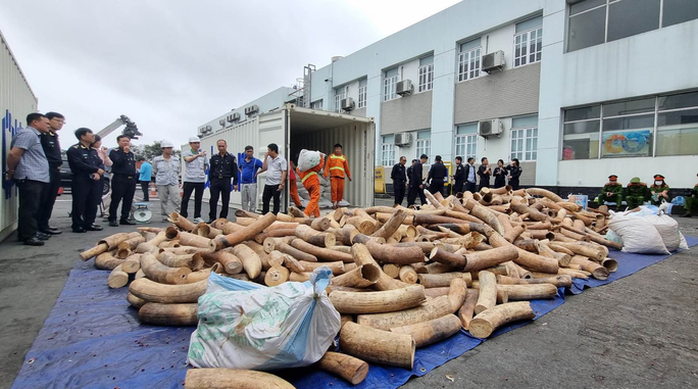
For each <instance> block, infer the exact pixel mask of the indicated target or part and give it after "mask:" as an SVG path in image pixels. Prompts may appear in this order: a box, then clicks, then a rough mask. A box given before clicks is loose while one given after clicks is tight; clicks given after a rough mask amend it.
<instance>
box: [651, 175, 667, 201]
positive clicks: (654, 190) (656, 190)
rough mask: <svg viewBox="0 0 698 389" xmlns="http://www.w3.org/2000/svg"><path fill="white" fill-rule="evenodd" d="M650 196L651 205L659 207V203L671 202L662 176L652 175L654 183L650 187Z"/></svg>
mask: <svg viewBox="0 0 698 389" xmlns="http://www.w3.org/2000/svg"><path fill="white" fill-rule="evenodd" d="M650 195H651V196H652V204H653V205H660V204H661V203H664V202H668V201H671V197H669V185H668V184H667V183H666V181H664V176H663V175H661V174H655V175H654V183H653V184H652V185H651V186H650Z"/></svg>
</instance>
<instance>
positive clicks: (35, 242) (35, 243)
mask: <svg viewBox="0 0 698 389" xmlns="http://www.w3.org/2000/svg"><path fill="white" fill-rule="evenodd" d="M24 244H26V245H27V246H43V245H44V242H43V241H42V240H39V238H37V237H32V238H29V239H25V240H24Z"/></svg>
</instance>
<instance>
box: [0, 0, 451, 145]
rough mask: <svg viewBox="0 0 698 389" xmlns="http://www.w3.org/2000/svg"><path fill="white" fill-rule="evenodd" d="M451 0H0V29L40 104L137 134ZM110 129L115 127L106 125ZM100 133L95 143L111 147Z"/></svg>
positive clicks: (176, 126) (149, 136) (174, 133)
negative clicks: (117, 123) (122, 123)
mask: <svg viewBox="0 0 698 389" xmlns="http://www.w3.org/2000/svg"><path fill="white" fill-rule="evenodd" d="M455 3H457V1H456V0H430V1H420V2H417V1H398V0H351V1H349V0H325V1H322V0H303V1H232V0H217V1H213V0H198V1H191V0H186V1H185V0H147V1H144V0H119V1H101V0H61V1H56V0H0V30H1V31H2V33H3V35H4V36H5V38H6V39H7V41H8V43H9V45H10V48H11V50H12V51H13V53H14V55H15V57H16V59H17V61H18V62H19V64H20V66H21V68H22V70H23V72H24V74H25V76H26V77H27V79H28V81H29V84H30V85H31V87H32V89H33V90H34V93H35V94H36V95H37V97H38V99H39V110H40V111H43V112H46V111H57V112H61V113H63V114H64V115H65V116H66V122H67V125H66V126H65V127H64V128H63V131H64V132H65V133H64V134H63V136H62V139H63V141H62V144H61V146H62V147H63V148H67V147H69V146H70V144H72V143H74V142H75V139H74V137H73V136H72V134H70V132H72V131H74V130H75V129H76V128H78V127H89V128H91V129H92V130H94V131H95V132H97V131H99V130H101V129H102V128H103V127H105V126H106V125H108V124H109V123H111V122H112V121H114V120H115V119H116V118H117V117H118V116H119V115H121V114H125V115H127V116H129V117H130V118H131V119H132V120H133V121H134V122H136V123H137V124H138V127H139V129H140V130H141V132H143V133H144V134H145V136H144V137H142V138H141V140H139V141H136V143H137V144H139V143H140V144H142V143H152V142H153V141H155V140H163V139H167V140H170V141H172V142H173V143H174V144H175V145H180V144H183V143H185V142H186V141H187V139H188V138H189V137H190V136H194V135H196V134H197V128H198V126H199V125H200V124H202V123H204V122H206V121H208V120H211V119H213V118H215V117H217V116H219V115H222V114H224V113H225V112H227V111H229V110H230V109H231V108H233V107H238V106H241V105H243V104H245V103H247V102H249V101H251V100H254V99H256V98H258V97H260V96H262V95H264V94H266V93H268V92H271V91H272V90H274V89H276V88H278V87H280V86H291V85H292V84H294V83H295V80H296V78H298V77H301V76H302V73H303V66H304V65H306V64H308V63H312V64H315V65H316V66H317V67H318V68H321V67H323V66H325V65H327V64H328V63H329V62H330V57H332V56H334V55H347V54H350V53H352V52H355V51H357V50H359V49H361V48H363V47H365V46H367V45H369V44H371V43H373V42H375V41H377V40H379V39H382V38H384V37H386V36H388V35H390V34H393V33H395V32H397V31H399V30H401V29H403V28H405V27H408V26H409V25H411V24H413V23H415V22H417V21H419V20H422V19H424V18H426V17H428V16H430V15H433V14H435V13H437V12H439V11H441V10H443V9H445V8H447V7H449V6H451V5H453V4H455ZM114 134H116V133H114ZM114 138H115V136H114V135H112V136H109V137H108V139H107V141H106V142H105V145H106V146H114V145H115V144H116V142H115V140H114Z"/></svg>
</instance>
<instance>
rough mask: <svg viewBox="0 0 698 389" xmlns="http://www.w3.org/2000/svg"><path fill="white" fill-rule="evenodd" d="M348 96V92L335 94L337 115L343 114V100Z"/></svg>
mask: <svg viewBox="0 0 698 389" xmlns="http://www.w3.org/2000/svg"><path fill="white" fill-rule="evenodd" d="M346 96H347V94H346V91H343V92H342V93H335V94H334V111H335V112H337V113H342V100H343V99H345V98H346Z"/></svg>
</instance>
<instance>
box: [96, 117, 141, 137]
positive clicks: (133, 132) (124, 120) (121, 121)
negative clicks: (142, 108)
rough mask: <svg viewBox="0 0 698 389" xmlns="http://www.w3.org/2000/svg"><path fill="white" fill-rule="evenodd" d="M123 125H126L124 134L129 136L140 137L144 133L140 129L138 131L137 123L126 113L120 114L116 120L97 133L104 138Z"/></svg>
mask: <svg viewBox="0 0 698 389" xmlns="http://www.w3.org/2000/svg"><path fill="white" fill-rule="evenodd" d="M121 126H126V128H124V131H123V132H122V134H123V135H126V136H128V137H129V138H131V139H138V137H139V136H142V135H143V134H141V132H140V131H138V127H137V126H136V123H134V122H132V121H131V119H129V118H128V116H126V115H121V116H119V117H118V118H117V119H116V120H114V122H112V123H111V124H109V125H108V126H106V127H104V128H103V129H102V130H101V131H100V132H98V133H97V135H99V136H100V137H101V138H102V139H104V137H106V136H107V135H109V134H111V133H112V132H114V131H116V130H117V129H118V128H119V127H121Z"/></svg>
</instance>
